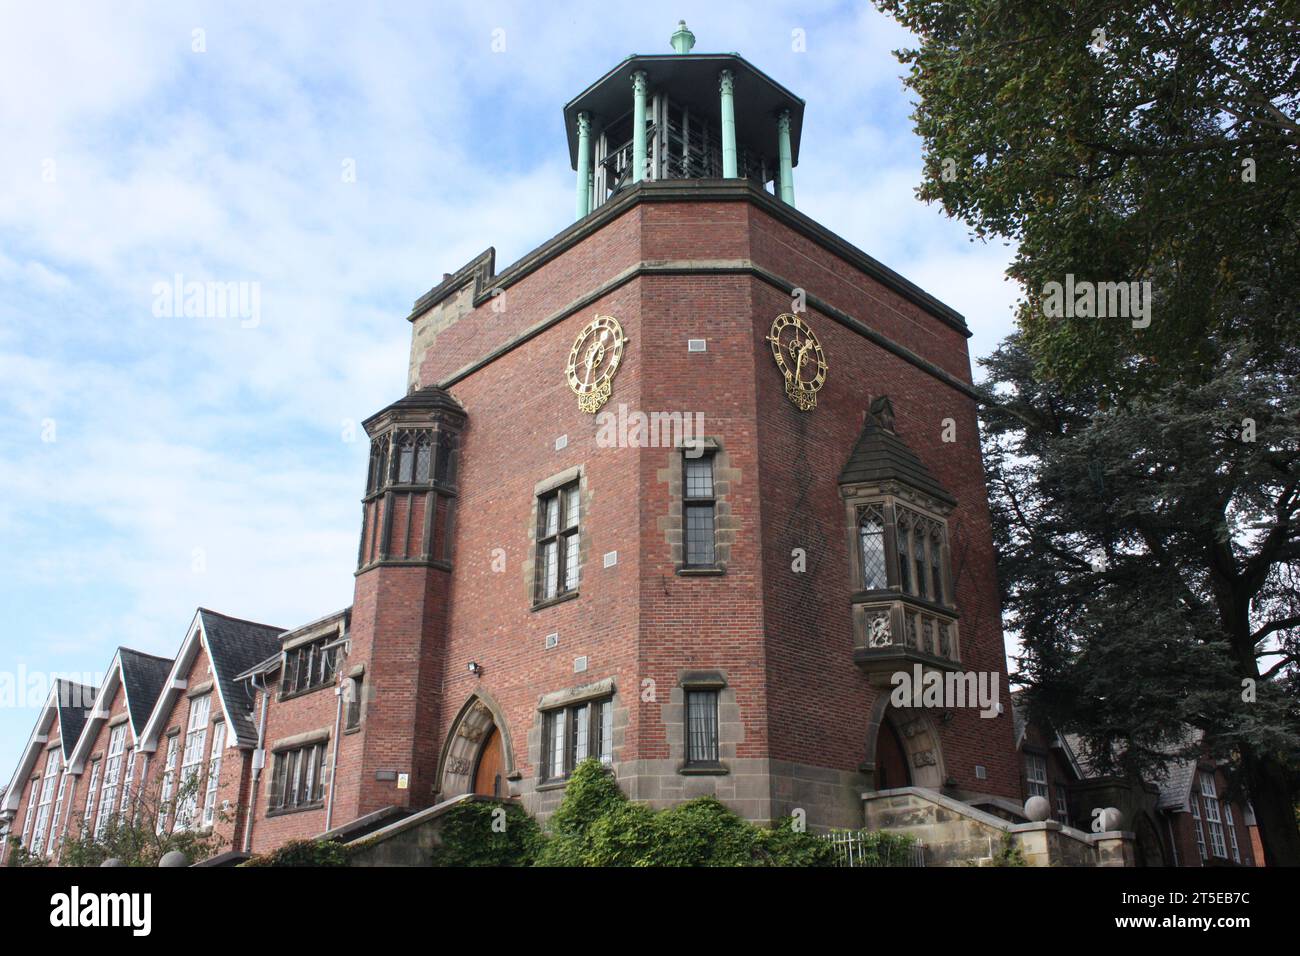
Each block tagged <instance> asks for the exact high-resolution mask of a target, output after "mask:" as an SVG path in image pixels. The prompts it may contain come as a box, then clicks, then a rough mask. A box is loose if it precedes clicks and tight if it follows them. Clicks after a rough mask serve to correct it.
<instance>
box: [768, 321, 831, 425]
mask: <svg viewBox="0 0 1300 956" xmlns="http://www.w3.org/2000/svg"><path fill="white" fill-rule="evenodd" d="M767 341H768V342H769V343H771V346H772V357H773V358H774V359H776V367H777V368H779V369H780V370H781V374H782V375H783V376H784V377H785V393H786V395H788V396H789V397H790V401H792V402H794V405H795V408H797V409H799V411H801V412H810V411H812V410H813V409H814V408H816V407H817V392H818V391H819V390H820V389H821V387H822V386H823V385H824V384H826V369H827V365H826V354H825V353H824V352H823V351H822V346H821V343H820V342H818V341H817V336H816V335H815V334H814V333H813V330H812V329H810V328H809V327H808V323H807V322H805V321H804V320H803V319H802V318H800V317H799V316H797V315H791V314H790V313H788V312H783V313H782V314H781V315H778V316H777V317H776V318H775V319H773V320H772V330H771V331H770V332H769V333H768V335H767Z"/></svg>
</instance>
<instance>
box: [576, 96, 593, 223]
mask: <svg viewBox="0 0 1300 956" xmlns="http://www.w3.org/2000/svg"><path fill="white" fill-rule="evenodd" d="M589 212H591V114H590V113H588V112H587V111H586V110H583V111H582V112H581V113H579V114H578V218H579V219H581V218H583V217H584V216H585V215H587V213H589Z"/></svg>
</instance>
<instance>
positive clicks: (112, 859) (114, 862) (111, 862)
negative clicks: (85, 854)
mask: <svg viewBox="0 0 1300 956" xmlns="http://www.w3.org/2000/svg"><path fill="white" fill-rule="evenodd" d="M99 865H100V866H101V867H104V866H126V864H125V863H123V862H122V861H121V860H119V859H118V858H117V857H115V856H110V857H109V858H108V859H107V860H105V861H104V862H103V863H101V864H99Z"/></svg>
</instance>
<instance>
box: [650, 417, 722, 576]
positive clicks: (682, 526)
mask: <svg viewBox="0 0 1300 956" xmlns="http://www.w3.org/2000/svg"><path fill="white" fill-rule="evenodd" d="M698 447H700V448H701V449H702V451H703V453H704V454H706V455H711V456H712V458H713V500H714V506H713V565H712V566H711V567H698V566H688V565H687V564H686V508H685V505H684V501H685V492H686V480H685V475H684V472H685V467H684V465H683V464H682V460H683V456H684V455H685V454H686V451H687V448H686V447H685V446H681V445H679V446H677V447H675V448H673V449H672V450H671V451H670V452H669V457H668V467H667V468H661V469H660V470H659V472H658V479H659V482H660V483H661V484H666V485H668V514H667V515H666V516H661V517H660V518H659V519H658V525H659V530H660V531H662V532H663V533H664V540H665V542H666V543H667V545H668V548H669V552H670V554H671V555H672V561H673V567H674V570H675V572H676V573H677V574H678V575H680V576H682V577H710V576H716V575H722V574H726V573H727V567H728V566H729V565H730V563H731V546H732V545H733V544H734V543H735V540H736V531H737V529H739V527H740V520H739V519H738V518H735V517H733V515H732V513H731V498H732V495H731V485H732V483H733V482H737V481H739V480H740V471H739V470H738V469H735V468H732V467H731V459H730V456H728V454H727V451H726V449H725V448H724V447H723V443H722V440H721V439H719V438H717V437H716V436H704V437H703V438H701V439H699V441H698Z"/></svg>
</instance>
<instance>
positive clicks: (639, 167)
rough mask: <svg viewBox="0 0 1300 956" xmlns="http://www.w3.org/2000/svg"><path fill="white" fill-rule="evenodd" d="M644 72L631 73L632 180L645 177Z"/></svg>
mask: <svg viewBox="0 0 1300 956" xmlns="http://www.w3.org/2000/svg"><path fill="white" fill-rule="evenodd" d="M645 84H646V76H645V73H643V72H641V71H640V70H637V71H636V72H635V73H633V74H632V182H634V183H639V182H640V181H641V180H643V179H645V91H646V85H645Z"/></svg>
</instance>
